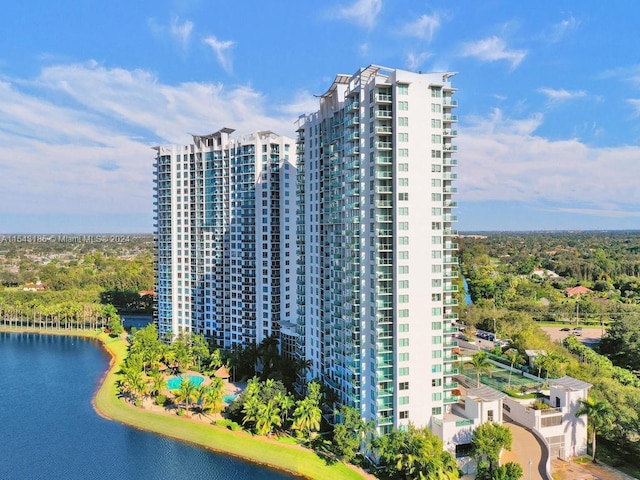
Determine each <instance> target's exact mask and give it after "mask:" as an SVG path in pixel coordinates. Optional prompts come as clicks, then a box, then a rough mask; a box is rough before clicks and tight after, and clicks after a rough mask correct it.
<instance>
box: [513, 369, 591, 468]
mask: <svg viewBox="0 0 640 480" xmlns="http://www.w3.org/2000/svg"><path fill="white" fill-rule="evenodd" d="M550 384H551V387H550V392H549V398H548V399H543V401H542V402H540V400H539V399H538V400H537V402H538V403H543V404H544V405H547V406H548V407H549V408H542V409H540V408H536V405H535V404H536V401H535V400H527V401H522V400H517V399H515V398H511V397H506V398H505V399H504V412H505V415H508V416H509V418H511V419H512V420H513V421H514V422H516V423H518V424H520V425H522V426H524V427H527V428H530V429H531V430H533V431H535V432H538V433H539V436H540V437H541V438H543V439H544V440H545V443H546V444H547V447H548V448H549V454H550V456H551V458H562V459H569V458H571V457H575V456H579V455H585V454H586V453H587V418H586V417H577V416H576V413H577V412H578V410H579V409H580V406H581V403H580V401H581V400H586V399H587V394H588V391H589V388H591V384H589V383H586V382H583V381H581V380H577V379H575V378H572V377H566V376H565V377H562V378H559V379H557V380H551V382H550Z"/></svg>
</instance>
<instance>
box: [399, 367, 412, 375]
mask: <svg viewBox="0 0 640 480" xmlns="http://www.w3.org/2000/svg"><path fill="white" fill-rule="evenodd" d="M398 375H399V376H401V377H406V376H407V375H409V367H400V368H399V369H398Z"/></svg>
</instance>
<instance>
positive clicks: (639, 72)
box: [598, 65, 640, 87]
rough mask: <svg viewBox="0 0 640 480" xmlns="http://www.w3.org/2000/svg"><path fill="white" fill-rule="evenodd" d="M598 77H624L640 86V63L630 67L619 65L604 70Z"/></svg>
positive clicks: (625, 79) (604, 78) (623, 78)
mask: <svg viewBox="0 0 640 480" xmlns="http://www.w3.org/2000/svg"><path fill="white" fill-rule="evenodd" d="M598 78H600V79H603V80H606V79H609V78H616V79H622V80H624V81H627V82H630V83H632V84H633V85H634V86H636V87H640V65H631V66H629V67H619V68H614V69H610V70H605V71H604V72H602V73H601V74H600V75H599V76H598Z"/></svg>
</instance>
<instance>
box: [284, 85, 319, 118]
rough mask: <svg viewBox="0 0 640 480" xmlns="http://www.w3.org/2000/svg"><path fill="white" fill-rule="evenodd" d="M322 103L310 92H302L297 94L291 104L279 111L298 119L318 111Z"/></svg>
mask: <svg viewBox="0 0 640 480" xmlns="http://www.w3.org/2000/svg"><path fill="white" fill-rule="evenodd" d="M319 106H320V102H319V101H318V99H317V98H316V97H314V96H313V94H311V93H310V92H307V91H306V90H302V91H299V92H296V93H295V95H294V96H293V99H292V100H291V103H288V104H286V105H281V106H279V107H277V109H278V111H281V112H282V113H286V114H288V115H292V116H295V118H298V117H299V116H300V115H303V114H308V113H312V112H315V111H316V110H318V108H319Z"/></svg>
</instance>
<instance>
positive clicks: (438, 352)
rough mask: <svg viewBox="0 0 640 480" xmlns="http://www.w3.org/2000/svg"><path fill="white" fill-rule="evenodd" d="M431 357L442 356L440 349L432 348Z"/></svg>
mask: <svg viewBox="0 0 640 480" xmlns="http://www.w3.org/2000/svg"><path fill="white" fill-rule="evenodd" d="M431 358H442V350H434V351H433V352H431Z"/></svg>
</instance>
